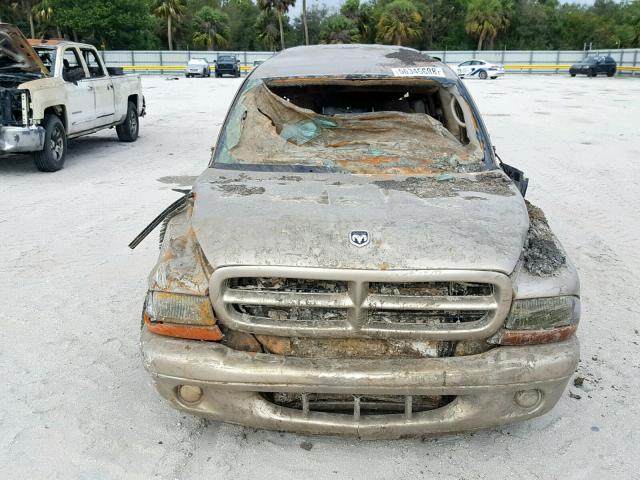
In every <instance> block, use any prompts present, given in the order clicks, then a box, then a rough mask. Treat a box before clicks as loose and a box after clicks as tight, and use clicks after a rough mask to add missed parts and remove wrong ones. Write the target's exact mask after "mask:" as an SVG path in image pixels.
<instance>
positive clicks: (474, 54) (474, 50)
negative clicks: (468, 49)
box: [471, 50, 476, 58]
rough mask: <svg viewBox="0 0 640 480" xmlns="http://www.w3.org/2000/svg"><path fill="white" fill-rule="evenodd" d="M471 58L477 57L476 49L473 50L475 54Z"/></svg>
mask: <svg viewBox="0 0 640 480" xmlns="http://www.w3.org/2000/svg"><path fill="white" fill-rule="evenodd" d="M471 58H476V51H475V50H474V51H473V56H472V57H471Z"/></svg>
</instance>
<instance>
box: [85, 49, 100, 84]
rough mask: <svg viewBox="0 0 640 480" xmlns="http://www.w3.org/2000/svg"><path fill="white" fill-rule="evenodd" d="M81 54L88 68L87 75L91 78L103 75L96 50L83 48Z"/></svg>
mask: <svg viewBox="0 0 640 480" xmlns="http://www.w3.org/2000/svg"><path fill="white" fill-rule="evenodd" d="M82 56H83V57H84V61H85V62H86V64H87V68H88V69H89V75H90V76H91V78H100V77H104V76H105V75H104V70H103V69H102V65H101V64H100V61H99V60H98V58H97V57H96V52H94V51H93V50H89V49H83V50H82Z"/></svg>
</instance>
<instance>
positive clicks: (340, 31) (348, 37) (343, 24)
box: [320, 14, 360, 43]
mask: <svg viewBox="0 0 640 480" xmlns="http://www.w3.org/2000/svg"><path fill="white" fill-rule="evenodd" d="M320 41H321V42H322V43H358V42H359V41H360V33H359V32H358V29H357V28H356V26H355V25H354V23H353V22H352V21H351V20H350V19H348V18H347V17H345V16H344V15H341V14H334V15H330V16H329V17H327V18H326V19H325V21H324V22H323V24H322V27H321V30H320Z"/></svg>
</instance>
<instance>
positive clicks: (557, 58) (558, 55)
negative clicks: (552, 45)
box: [556, 50, 560, 73]
mask: <svg viewBox="0 0 640 480" xmlns="http://www.w3.org/2000/svg"><path fill="white" fill-rule="evenodd" d="M559 66H560V50H558V51H557V52H556V67H559ZM559 71H560V68H556V73H558V72H559Z"/></svg>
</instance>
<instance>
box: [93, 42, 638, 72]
mask: <svg viewBox="0 0 640 480" xmlns="http://www.w3.org/2000/svg"><path fill="white" fill-rule="evenodd" d="M425 53H427V54H429V55H431V56H436V57H438V58H440V59H441V60H442V61H443V62H445V63H448V64H450V65H456V64H458V63H460V62H463V61H466V60H471V59H474V58H481V59H483V60H488V61H492V62H497V63H502V64H504V65H505V68H506V70H507V71H508V72H514V73H532V72H541V73H558V72H564V71H566V70H567V69H568V68H569V66H570V65H571V64H572V63H575V62H578V61H580V60H581V59H582V58H584V56H585V52H583V51H582V50H483V51H472V50H469V51H447V50H439V51H438V50H435V51H428V52H425ZM591 53H599V54H605V55H611V56H612V57H613V58H614V59H615V61H616V62H617V63H618V71H619V72H620V73H623V74H624V73H626V74H632V75H640V49H637V48H635V49H619V50H592V51H591ZM219 55H235V56H236V57H237V58H238V60H240V64H241V67H242V70H243V71H248V70H251V68H253V65H254V62H256V61H264V60H266V59H268V58H269V57H271V56H273V55H274V53H273V52H247V51H235V52H233V51H225V52H223V51H159V50H153V51H152V50H149V51H145V50H107V51H104V52H102V56H103V58H104V60H105V63H106V64H107V66H110V67H124V68H125V70H127V71H133V72H139V73H155V74H158V73H160V74H171V73H173V74H175V73H178V72H180V73H181V72H183V71H184V67H185V65H186V63H187V62H188V61H189V59H190V58H206V59H207V60H208V61H209V62H210V63H213V61H214V60H216V59H217V58H218V56H219Z"/></svg>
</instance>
